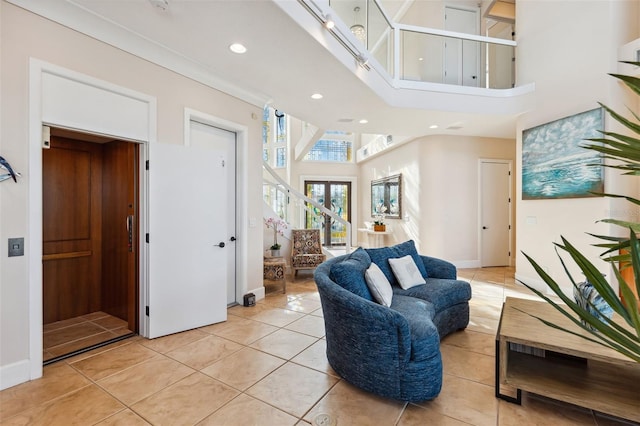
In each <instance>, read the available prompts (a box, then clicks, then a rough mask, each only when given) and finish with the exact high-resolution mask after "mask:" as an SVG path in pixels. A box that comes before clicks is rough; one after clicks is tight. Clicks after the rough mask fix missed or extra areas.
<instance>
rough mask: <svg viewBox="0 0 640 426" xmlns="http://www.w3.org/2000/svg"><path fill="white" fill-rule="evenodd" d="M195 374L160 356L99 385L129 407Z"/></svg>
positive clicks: (110, 377)
mask: <svg viewBox="0 0 640 426" xmlns="http://www.w3.org/2000/svg"><path fill="white" fill-rule="evenodd" d="M193 373H194V370H193V369H191V368H189V367H187V366H186V365H183V364H181V363H179V362H177V361H174V360H172V359H169V358H167V357H166V356H164V355H158V356H156V357H155V358H152V359H149V360H147V361H144V362H142V363H140V364H138V365H135V366H133V367H131V368H128V369H126V370H124V371H121V372H120V373H116V374H114V375H112V376H109V377H107V378H104V379H102V380H100V381H99V382H98V384H99V385H100V386H101V387H102V388H103V389H105V390H106V391H107V392H109V393H110V394H111V395H113V396H115V397H116V398H118V400H120V401H121V402H123V403H124V404H126V405H128V406H129V405H132V404H133V403H135V402H137V401H140V400H141V399H144V398H146V397H148V396H150V395H153V394H154V393H156V392H158V391H160V390H162V389H164V388H165V387H167V386H169V385H172V384H173V383H176V382H177V381H179V380H182V379H184V378H185V377H187V376H189V375H191V374H193Z"/></svg>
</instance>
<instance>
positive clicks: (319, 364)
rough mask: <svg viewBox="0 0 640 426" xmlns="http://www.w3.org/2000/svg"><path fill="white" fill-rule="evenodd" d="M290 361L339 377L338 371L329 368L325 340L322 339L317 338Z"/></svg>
mask: <svg viewBox="0 0 640 426" xmlns="http://www.w3.org/2000/svg"><path fill="white" fill-rule="evenodd" d="M291 362H295V363H296V364H300V365H304V366H305V367H309V368H313V369H314V370H318V371H321V372H323V373H326V374H330V375H332V376H334V377H340V376H338V373H336V372H335V371H334V370H333V368H331V365H329V360H328V359H327V341H326V340H324V339H320V340H318V341H317V342H316V343H314V344H313V345H311V346H309V347H308V348H307V349H305V350H304V351H302V352H300V353H299V354H298V355H296V356H295V357H293V358H292V359H291Z"/></svg>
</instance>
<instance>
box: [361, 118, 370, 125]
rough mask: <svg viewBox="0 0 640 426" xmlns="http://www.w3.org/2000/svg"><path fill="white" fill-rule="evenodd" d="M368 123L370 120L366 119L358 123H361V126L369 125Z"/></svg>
mask: <svg viewBox="0 0 640 426" xmlns="http://www.w3.org/2000/svg"><path fill="white" fill-rule="evenodd" d="M368 122H369V120H367V119H364V118H363V119H362V120H360V121H358V123H360V124H367V123H368Z"/></svg>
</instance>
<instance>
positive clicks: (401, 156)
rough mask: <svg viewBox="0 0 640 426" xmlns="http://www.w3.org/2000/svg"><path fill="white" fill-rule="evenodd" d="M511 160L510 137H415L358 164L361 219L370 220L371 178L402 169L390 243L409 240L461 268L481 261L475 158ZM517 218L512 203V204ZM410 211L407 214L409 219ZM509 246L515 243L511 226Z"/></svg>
mask: <svg viewBox="0 0 640 426" xmlns="http://www.w3.org/2000/svg"><path fill="white" fill-rule="evenodd" d="M480 159H504V160H511V161H512V162H513V165H514V170H513V173H512V187H515V174H517V170H515V141H514V140H512V139H494V138H480V137H472V136H449V135H436V136H428V137H423V138H418V139H415V140H413V141H411V142H408V143H406V144H404V145H402V146H400V147H398V148H395V149H393V150H391V151H389V152H387V153H384V154H382V155H379V156H377V157H374V158H373V159H371V160H368V161H365V162H363V163H360V169H361V170H360V181H361V187H362V202H361V204H360V205H361V212H362V213H361V215H360V220H361V222H360V223H359V224H358V227H362V225H363V222H364V221H370V220H371V217H370V214H371V208H370V203H371V193H370V185H371V181H372V180H374V179H379V178H381V177H386V176H389V175H393V174H397V173H402V214H403V216H404V218H403V219H395V220H386V221H387V222H388V223H389V224H390V225H391V226H392V227H393V235H390V236H388V237H387V240H386V242H387V243H388V244H395V243H399V242H402V241H406V240H408V239H413V240H415V242H416V246H417V248H418V251H419V252H420V253H422V254H425V255H429V256H435V257H440V258H443V259H446V260H449V261H450V262H453V263H454V264H456V265H457V266H459V267H474V266H479V264H480V253H479V247H478V246H479V228H480V224H479V213H478V197H479V187H478V161H479V160H480ZM512 209H513V212H512V217H515V203H512ZM407 215H408V217H407ZM511 246H512V247H515V230H513V231H512V242H511Z"/></svg>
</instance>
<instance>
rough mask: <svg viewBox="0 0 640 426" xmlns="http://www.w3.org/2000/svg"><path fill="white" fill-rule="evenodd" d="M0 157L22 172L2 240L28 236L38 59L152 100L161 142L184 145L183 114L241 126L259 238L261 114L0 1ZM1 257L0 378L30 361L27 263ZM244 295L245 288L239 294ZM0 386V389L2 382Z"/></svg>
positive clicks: (9, 200) (254, 272) (255, 278)
mask: <svg viewBox="0 0 640 426" xmlns="http://www.w3.org/2000/svg"><path fill="white" fill-rule="evenodd" d="M0 41H1V43H2V44H1V45H0V47H1V48H0V55H1V56H0V61H1V62H0V66H1V69H0V71H1V75H0V85H1V87H2V92H1V94H0V102H1V103H0V108H1V110H0V111H1V117H0V125H1V129H0V152H1V154H2V156H3V157H5V158H7V159H9V160H10V161H11V163H12V165H13V166H15V169H16V170H18V171H20V172H22V176H23V177H22V178H21V179H20V180H19V181H18V183H17V184H15V183H13V182H5V183H3V184H2V185H0V217H1V220H0V242H3V244H2V246H3V247H6V241H7V238H10V237H20V236H25V237H28V235H27V230H28V229H29V225H30V224H29V222H28V219H27V218H28V216H29V205H28V202H27V200H28V193H27V188H28V184H29V176H30V170H29V167H28V163H29V150H28V134H27V131H28V128H29V117H28V111H29V105H28V99H29V93H28V87H29V59H30V58H37V59H40V60H43V61H46V62H49V63H52V64H55V65H58V66H61V67H64V68H67V69H70V70H73V71H76V72H79V73H82V74H85V75H87V76H91V77H95V78H98V79H101V80H105V81H108V82H110V83H113V84H116V85H119V86H122V87H125V88H129V89H132V90H135V91H138V92H141V93H145V94H148V95H151V96H154V97H156V99H157V107H158V109H157V111H158V117H157V123H158V127H157V135H158V142H159V143H171V144H181V143H183V134H184V132H183V119H184V108H185V107H188V108H192V109H194V110H197V111H201V112H203V113H206V114H209V115H212V116H216V117H220V118H224V119H226V120H228V121H231V122H234V123H238V124H241V125H245V126H247V128H248V133H249V145H250V146H254V147H256V148H255V149H253V148H250V149H248V150H247V151H248V152H249V154H248V158H247V159H246V161H247V163H248V165H247V167H246V169H247V170H248V176H247V192H248V193H247V200H248V202H247V206H246V209H247V217H248V218H249V219H251V218H255V219H256V224H257V226H256V227H255V228H250V229H249V233H250V234H251V235H246V236H239V238H247V240H253V241H261V239H262V234H263V233H262V226H261V223H260V222H261V217H262V196H261V180H262V176H261V167H260V164H261V150H260V149H259V147H260V145H261V140H260V138H261V122H260V121H259V119H253V118H252V114H255V116H256V117H257V118H258V117H261V114H262V111H261V108H258V107H255V106H253V105H249V104H247V103H245V102H242V101H239V100H238V99H236V98H234V97H231V96H228V95H226V94H224V93H221V92H219V91H216V90H213V89H211V88H209V87H206V86H204V85H202V84H199V83H196V82H194V81H192V80H189V79H186V78H184V77H181V76H179V75H177V74H175V73H173V72H171V71H168V70H166V69H163V68H161V67H158V66H156V65H153V64H151V63H149V62H147V61H143V60H140V59H138V58H136V57H134V56H132V55H130V54H127V53H124V52H122V51H121V50H118V49H115V48H113V47H111V46H108V45H106V44H104V43H101V42H98V41H96V40H94V39H92V38H89V37H86V36H83V35H81V34H79V33H77V32H75V31H71V30H69V29H67V28H64V27H62V26H60V25H58V24H55V23H53V22H51V21H48V20H46V19H42V18H40V17H38V16H36V15H34V14H31V13H29V12H26V11H24V10H22V9H20V8H17V7H15V6H12V5H10V4H8V3H5V2H2V3H0ZM29 250H30V247H25V256H24V257H13V258H8V257H7V251H6V249H3V250H2V252H1V255H0V372H2V371H6V369H7V368H10V367H11V366H13V365H17V364H19V363H21V362H26V361H27V362H28V358H29V350H30V348H29V333H28V331H29V322H30V318H32V315H30V313H29V297H30V295H29V286H28V281H29V273H30V271H29V270H28V267H27V259H28V257H29ZM248 250H249V251H248V254H247V264H248V265H249V268H248V270H247V271H246V274H247V282H248V283H249V284H248V287H249V288H248V289H249V290H251V289H253V288H255V287H257V286H259V287H262V274H261V270H260V269H261V266H260V265H261V263H262V244H252V245H251V246H250V247H249V249H248ZM243 290H244V291H246V290H247V289H243ZM0 385H1V384H0Z"/></svg>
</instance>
